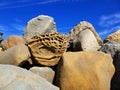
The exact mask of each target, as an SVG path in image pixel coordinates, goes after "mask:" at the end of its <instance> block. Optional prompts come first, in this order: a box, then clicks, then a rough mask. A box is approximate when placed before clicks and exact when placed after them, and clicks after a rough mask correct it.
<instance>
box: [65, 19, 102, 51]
mask: <svg viewBox="0 0 120 90" xmlns="http://www.w3.org/2000/svg"><path fill="white" fill-rule="evenodd" d="M86 29H87V30H90V31H92V32H93V34H94V35H95V37H96V39H97V42H98V43H99V45H102V40H101V38H100V37H99V35H98V34H97V32H96V31H95V29H94V27H93V26H92V24H90V23H89V22H87V21H83V22H80V23H79V24H77V25H76V26H75V27H74V28H73V29H72V30H71V31H70V32H69V34H68V35H67V42H68V43H67V44H68V51H75V50H74V49H73V45H72V44H73V43H74V41H76V39H78V36H79V34H80V33H81V31H83V30H86ZM79 46H80V45H79Z"/></svg>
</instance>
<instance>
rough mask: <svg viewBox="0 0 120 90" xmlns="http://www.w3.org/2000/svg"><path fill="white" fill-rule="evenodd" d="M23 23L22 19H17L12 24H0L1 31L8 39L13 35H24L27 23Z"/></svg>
mask: <svg viewBox="0 0 120 90" xmlns="http://www.w3.org/2000/svg"><path fill="white" fill-rule="evenodd" d="M21 23H22V20H20V19H15V22H13V23H12V24H8V25H4V24H0V32H2V33H3V38H4V39H6V38H7V37H8V36H11V35H18V36H22V35H23V32H24V28H25V25H24V24H21Z"/></svg>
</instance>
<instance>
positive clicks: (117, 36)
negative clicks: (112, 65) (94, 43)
mask: <svg viewBox="0 0 120 90" xmlns="http://www.w3.org/2000/svg"><path fill="white" fill-rule="evenodd" d="M110 40H114V41H117V42H120V30H117V31H116V32H115V33H113V34H111V35H109V36H108V37H107V38H106V39H105V41H104V42H107V41H110Z"/></svg>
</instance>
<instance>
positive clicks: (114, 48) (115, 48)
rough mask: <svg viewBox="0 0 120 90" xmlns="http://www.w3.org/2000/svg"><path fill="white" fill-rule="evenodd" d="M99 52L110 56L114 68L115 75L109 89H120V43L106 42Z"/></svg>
mask: <svg viewBox="0 0 120 90" xmlns="http://www.w3.org/2000/svg"><path fill="white" fill-rule="evenodd" d="M100 51H103V52H105V53H108V54H111V56H112V58H113V64H114V66H115V74H114V76H113V78H112V81H111V89H114V90H116V89H120V43H119V42H116V41H107V42H106V43H105V44H103V46H102V48H101V49H100Z"/></svg>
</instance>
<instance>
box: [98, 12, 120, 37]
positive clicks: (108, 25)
mask: <svg viewBox="0 0 120 90" xmlns="http://www.w3.org/2000/svg"><path fill="white" fill-rule="evenodd" d="M98 25H99V26H100V27H101V28H104V29H102V30H100V32H98V33H99V35H100V36H101V37H103V39H104V38H105V37H106V36H108V35H109V34H111V33H114V32H115V31H116V30H118V29H120V13H114V14H110V15H102V16H101V17H100V21H99V23H98Z"/></svg>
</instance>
